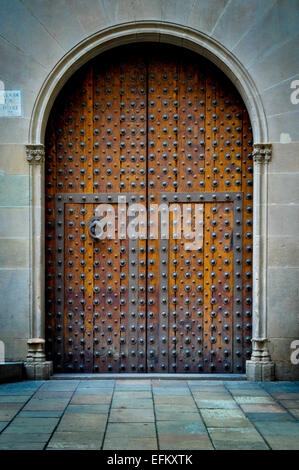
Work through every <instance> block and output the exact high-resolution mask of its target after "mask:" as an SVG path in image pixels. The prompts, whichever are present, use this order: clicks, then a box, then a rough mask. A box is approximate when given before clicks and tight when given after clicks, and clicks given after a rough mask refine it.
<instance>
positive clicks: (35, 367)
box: [24, 361, 53, 380]
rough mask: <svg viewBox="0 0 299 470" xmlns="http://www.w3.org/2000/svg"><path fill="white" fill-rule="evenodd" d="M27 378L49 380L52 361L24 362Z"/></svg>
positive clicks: (51, 373) (51, 372)
mask: <svg viewBox="0 0 299 470" xmlns="http://www.w3.org/2000/svg"><path fill="white" fill-rule="evenodd" d="M24 367H25V374H26V379H27V380H49V379H50V378H51V376H52V375H53V362H52V361H43V362H25V363H24Z"/></svg>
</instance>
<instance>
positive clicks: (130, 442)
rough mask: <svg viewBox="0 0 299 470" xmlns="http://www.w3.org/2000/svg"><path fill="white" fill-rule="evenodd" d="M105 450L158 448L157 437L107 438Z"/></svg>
mask: <svg viewBox="0 0 299 470" xmlns="http://www.w3.org/2000/svg"><path fill="white" fill-rule="evenodd" d="M103 449H104V450H140V449H142V450H158V443H157V438H156V437H136V438H124V437H123V436H122V437H115V438H108V437H106V438H105V443H104V447H103Z"/></svg>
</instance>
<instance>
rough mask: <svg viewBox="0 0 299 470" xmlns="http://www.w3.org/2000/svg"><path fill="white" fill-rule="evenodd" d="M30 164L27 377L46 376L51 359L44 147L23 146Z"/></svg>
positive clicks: (44, 377)
mask: <svg viewBox="0 0 299 470" xmlns="http://www.w3.org/2000/svg"><path fill="white" fill-rule="evenodd" d="M26 158H27V161H28V163H29V165H30V309H31V311H30V320H31V322H30V331H31V338H29V339H28V355H27V361H26V363H25V369H26V373H27V378H28V379H30V380H42V379H49V378H50V375H51V374H52V362H50V361H46V355H45V339H44V338H45V306H44V301H45V300H44V272H45V257H44V256H45V255H44V163H45V151H44V146H43V145H40V144H34V145H26Z"/></svg>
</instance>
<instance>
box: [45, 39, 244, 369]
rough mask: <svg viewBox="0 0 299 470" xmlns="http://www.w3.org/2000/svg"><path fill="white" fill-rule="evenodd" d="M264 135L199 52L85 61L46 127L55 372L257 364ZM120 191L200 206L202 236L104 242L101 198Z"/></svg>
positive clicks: (160, 50)
mask: <svg viewBox="0 0 299 470" xmlns="http://www.w3.org/2000/svg"><path fill="white" fill-rule="evenodd" d="M252 145H253V142H252V130H251V126H250V121H249V117H248V114H247V111H246V108H245V106H244V103H243V101H242V99H241V97H240V96H239V94H238V92H237V91H236V90H235V88H234V86H233V85H232V84H231V82H230V81H229V80H228V79H227V78H226V77H225V75H224V74H223V73H222V72H221V71H219V70H218V69H217V68H216V67H215V66H214V65H213V64H211V63H210V62H209V61H207V60H206V59H204V58H202V57H200V56H198V55H196V54H195V53H191V52H188V51H186V50H184V49H181V48H178V47H171V46H162V45H158V44H147V45H146V44H144V45H138V46H136V45H134V46H133V45H131V46H126V47H123V48H119V49H115V50H112V51H110V52H107V53H105V54H102V55H101V56H99V57H97V58H96V59H93V60H92V61H91V62H89V63H88V64H86V65H85V66H84V67H83V68H82V69H80V70H79V71H78V72H76V74H75V75H74V76H73V77H72V78H71V79H70V81H69V82H68V83H67V84H66V85H65V88H64V89H63V90H62V92H61V93H60V95H59V96H58V98H57V100H56V102H55V105H54V107H53V110H52V113H51V116H50V119H49V123H48V127H47V136H46V167H45V170H46V173H45V176H46V211H45V213H46V283H45V287H46V293H47V294H46V331H47V353H48V358H49V359H51V360H53V361H54V366H55V369H56V371H73V372H80V371H81V372H91V371H94V372H110V371H111V372H145V371H149V372H172V373H173V372H193V373H198V372H205V373H210V372H218V373H223V372H237V373H238V372H239V373H240V372H243V371H244V370H245V360H246V359H249V358H250V354H251V317H252V310H251V305H252V295H251V292H252V286H251V280H252V238H253V236H252V213H253V164H252V163H253V162H252ZM109 195H110V198H109ZM119 195H126V196H127V197H128V199H130V198H131V199H132V201H134V202H137V201H138V202H141V203H144V204H145V205H146V208H149V205H150V204H151V203H159V202H161V201H162V202H165V203H167V204H169V205H172V204H174V203H176V204H177V205H178V208H179V209H181V210H182V213H183V212H184V208H186V207H187V205H188V204H189V203H194V204H195V203H196V204H198V205H200V206H201V210H202V222H203V227H204V228H203V244H202V247H201V248H199V249H196V250H195V251H187V252H185V250H184V248H183V245H184V240H183V239H182V240H180V242H178V241H177V240H175V239H174V238H173V237H171V235H170V239H169V241H167V243H162V242H161V240H150V239H149V238H148V239H147V240H143V241H137V242H135V243H133V244H132V243H131V242H129V241H128V240H122V241H119V240H114V241H108V240H105V241H103V240H102V241H100V242H95V241H94V240H92V238H91V237H90V233H88V221H89V220H90V218H91V217H93V215H94V208H95V207H96V205H97V203H99V202H108V201H109V202H111V203H112V205H113V204H114V205H116V202H117V197H118V196H119ZM55 200H56V206H55ZM128 203H129V204H130V203H131V201H129V200H128ZM191 205H192V204H191ZM192 210H193V209H192V208H191V211H192ZM192 214H193V213H192ZM193 217H194V215H193ZM185 241H186V240H185Z"/></svg>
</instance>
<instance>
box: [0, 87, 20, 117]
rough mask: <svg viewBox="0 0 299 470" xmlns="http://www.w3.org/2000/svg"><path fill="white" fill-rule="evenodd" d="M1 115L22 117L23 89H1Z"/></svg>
mask: <svg viewBox="0 0 299 470" xmlns="http://www.w3.org/2000/svg"><path fill="white" fill-rule="evenodd" d="M0 117H22V90H0Z"/></svg>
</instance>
